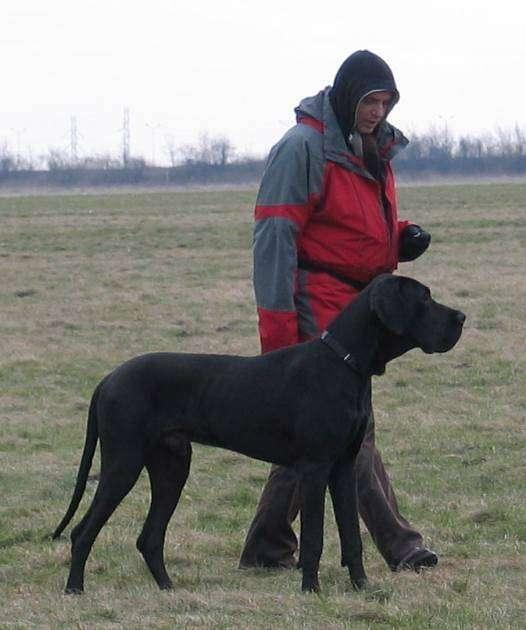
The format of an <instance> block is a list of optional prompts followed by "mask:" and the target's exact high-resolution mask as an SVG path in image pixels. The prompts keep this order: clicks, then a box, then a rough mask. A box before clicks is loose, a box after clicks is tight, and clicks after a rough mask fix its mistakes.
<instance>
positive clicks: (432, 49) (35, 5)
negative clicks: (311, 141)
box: [0, 0, 526, 162]
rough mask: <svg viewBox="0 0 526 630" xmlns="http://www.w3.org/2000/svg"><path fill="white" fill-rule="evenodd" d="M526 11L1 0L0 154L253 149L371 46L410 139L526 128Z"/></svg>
mask: <svg viewBox="0 0 526 630" xmlns="http://www.w3.org/2000/svg"><path fill="white" fill-rule="evenodd" d="M525 7H526V3H524V2H523V1H522V0H492V1H488V0H422V1H421V2H416V1H415V0H372V1H371V0H355V1H353V0H334V1H331V0H325V2H319V1H318V2H312V1H311V0H304V1H302V2H299V1H297V0H263V1H262V0H257V1H254V2H253V1H251V0H245V1H241V0H186V1H180V0H148V1H146V2H145V1H140V2H136V1H134V0H127V1H125V0H91V2H86V1H84V2H78V1H76V0H67V1H66V0H0V43H1V50H2V59H3V63H2V74H1V76H2V79H3V85H2V98H1V103H2V105H1V112H2V113H1V118H0V146H1V145H7V147H8V149H9V150H11V151H13V152H17V151H20V152H22V153H24V154H27V153H29V152H31V154H32V155H33V156H35V157H36V156H38V155H41V154H43V153H46V152H47V151H48V150H49V148H51V147H54V148H58V149H62V150H65V151H68V150H69V148H70V144H71V133H70V131H71V119H72V117H74V119H75V121H76V125H77V129H78V150H79V154H80V155H86V154H93V153H110V154H113V155H115V156H117V155H120V153H121V151H122V149H121V147H122V136H123V133H122V127H123V111H124V108H129V115H130V139H131V152H132V154H134V155H142V156H144V157H145V158H147V159H148V160H151V159H152V156H154V157H155V159H156V161H157V162H161V161H164V160H166V157H167V154H166V144H167V143H166V139H167V138H171V141H172V143H173V144H175V145H176V146H177V145H181V144H185V143H195V142H196V141H197V138H198V137H199V136H200V135H201V134H203V133H208V134H209V135H210V136H215V135H222V136H226V137H228V138H229V139H230V141H231V142H232V143H233V144H234V145H235V147H236V148H237V150H238V152H240V153H251V154H259V155H263V154H265V153H266V152H267V151H268V149H269V148H270V146H271V145H272V144H273V143H274V142H276V140H277V139H278V138H279V137H280V136H281V134H282V133H283V132H284V131H285V130H286V129H287V128H288V127H289V126H291V124H293V121H294V120H293V108H294V107H295V106H296V105H297V103H298V102H299V101H300V100H301V98H303V97H305V96H308V95H311V94H315V93H316V92H318V91H319V90H320V89H322V88H323V87H324V86H326V85H328V84H330V83H331V82H332V80H333V78H334V75H335V73H336V70H337V69H338V67H339V65H340V64H341V62H342V61H343V60H344V59H345V58H346V57H347V56H348V55H349V54H350V53H352V52H353V51H354V50H357V49H360V48H368V49H369V50H372V51H373V52H376V53H377V54H379V55H381V56H382V57H384V59H385V60H386V61H387V62H388V63H389V64H390V66H391V68H392V70H393V72H394V74H395V78H396V81H397V83H398V88H399V90H400V93H401V100H400V103H399V104H398V105H397V107H396V108H395V109H394V111H393V112H392V114H391V117H390V120H391V122H392V123H393V124H395V125H397V126H399V127H401V128H402V129H403V130H405V131H406V132H407V131H417V132H418V131H425V130H427V129H428V128H429V127H430V125H435V126H436V127H439V128H441V127H443V126H444V125H447V126H448V129H450V130H451V131H452V132H453V133H456V134H459V133H472V134H481V133H485V132H489V133H494V132H495V131H496V129H497V128H499V127H500V128H512V127H513V126H514V125H515V124H519V126H521V127H525V126H526V81H525V79H524V76H525V64H526V8H525Z"/></svg>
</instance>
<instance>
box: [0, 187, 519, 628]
mask: <svg viewBox="0 0 526 630" xmlns="http://www.w3.org/2000/svg"><path fill="white" fill-rule="evenodd" d="M254 197H255V191H254V190H248V191H242V190H241V191H219V192H214V191H196V192H152V193H150V194H146V193H140V194H132V193H126V194H117V193H115V194H111V195H97V194H89V195H75V196H74V195H55V196H30V197H0V221H1V232H0V261H1V270H2V273H1V291H0V340H1V348H2V353H1V355H0V409H1V414H0V415H1V418H0V497H1V502H0V627H6V628H31V627H36V628H40V627H42V628H69V627H71V628H117V627H127V628H145V627H148V628H174V627H177V628H183V627H184V628H191V627H209V628H280V627H290V628H309V629H317V628H414V629H421V628H431V627H433V628H495V627H498V628H524V627H526V621H525V620H526V556H525V550H526V504H525V499H526V491H525V485H526V484H525V482H526V466H525V462H526V439H525V438H526V436H525V433H526V430H525V423H524V420H525V406H526V403H525V393H526V376H525V375H526V370H525V367H526V365H525V363H526V361H525V348H526V342H525V339H526V279H525V261H526V255H525V254H526V185H525V184H499V185H489V184H485V185H478V186H477V185H469V186H468V185H457V186H433V187H418V188H403V189H401V191H400V206H401V210H400V214H401V216H403V217H408V218H411V219H413V220H414V221H416V222H418V223H420V224H421V225H423V226H425V227H426V228H427V229H429V231H430V232H431V233H432V235H433V242H432V246H431V248H430V250H429V252H428V253H427V254H426V256H424V257H423V258H422V259H421V260H419V261H415V262H414V263H406V264H405V265H402V267H401V270H400V271H401V272H402V273H404V274H406V275H410V276H413V277H415V278H417V279H419V280H421V281H423V282H425V283H426V284H428V285H429V286H430V287H431V288H432V290H433V292H434V295H435V297H437V298H438V299H439V300H441V301H444V302H446V303H448V304H450V305H452V306H456V307H459V308H461V309H462V310H464V312H465V313H466V314H467V317H468V319H467V322H466V327H465V332H464V335H463V337H462V339H461V340H460V342H459V344H458V346H457V347H456V348H454V349H453V350H452V351H451V352H450V353H448V354H445V355H440V356H439V355H433V356H426V355H424V354H423V353H422V352H420V351H413V352H411V353H409V354H407V355H405V356H404V357H402V358H400V359H399V360H397V361H395V362H394V363H392V364H390V366H389V367H388V369H387V373H386V375H385V376H383V377H381V378H377V379H375V381H374V398H375V410H376V422H377V432H378V442H379V445H380V449H381V451H382V454H383V457H384V460H385V462H386V464H387V466H388V468H389V471H390V473H391V475H392V478H393V483H394V486H395V488H396V490H397V495H398V499H399V502H400V503H401V507H402V512H403V513H404V515H406V516H407V517H408V518H409V519H410V521H411V522H413V523H414V524H415V525H416V526H417V527H418V528H419V529H420V530H421V531H422V532H423V534H424V536H425V540H426V543H428V544H429V545H430V546H431V547H432V548H433V549H436V550H437V552H438V553H439V554H440V564H439V565H438V567H437V568H436V569H435V570H432V571H427V572H425V573H422V574H420V575H416V574H409V573H403V574H396V575H395V574H392V573H390V572H389V570H388V569H387V567H386V565H385V564H384V563H383V561H382V559H381V557H380V556H379V554H378V552H377V551H376V549H375V547H374V545H373V544H372V543H371V540H370V537H369V535H368V534H367V533H366V532H365V530H364V542H365V562H366V569H367V572H368V575H369V578H370V580H371V582H372V583H373V584H374V585H375V589H376V590H375V591H374V592H372V593H368V594H356V593H354V592H353V591H352V590H351V589H350V587H349V583H348V578H347V576H346V571H345V570H344V569H342V568H341V567H340V566H339V550H338V543H337V537H336V527H335V524H334V519H333V517H332V511H331V507H330V506H328V517H327V524H326V538H325V548H324V554H323V557H322V564H321V572H320V576H321V584H322V588H323V595H322V596H316V595H303V594H301V593H300V576H299V574H298V573H297V572H295V571H288V572H275V571H265V570H245V571H240V570H238V569H237V560H238V557H239V554H240V551H241V546H242V543H243V540H244V536H245V533H246V529H247V527H248V525H249V523H250V520H251V517H252V515H253V512H254V509H255V506H256V503H257V500H258V497H259V493H260V490H261V488H262V486H263V484H264V481H265V478H266V473H267V465H266V464H264V463H262V462H257V461H253V460H248V459H246V458H244V457H242V456H238V455H236V454H233V453H230V452H227V451H220V450H214V449H210V448H207V447H202V446H199V445H197V446H196V447H195V448H194V458H193V465H192V471H191V473H190V478H189V481H188V483H187V486H186V488H185V490H184V493H183V497H182V499H181V502H180V504H179V508H178V509H177V511H176V514H175V515H174V517H173V519H172V522H171V524H170V528H169V532H168V536H167V544H166V550H167V565H168V570H169V572H170V573H171V574H172V576H173V579H174V583H175V590H174V591H173V592H160V591H159V590H158V589H157V587H156V586H155V584H154V582H153V580H152V578H151V576H150V574H149V572H148V571H147V569H146V567H145V565H144V563H143V561H142V558H141V557H140V556H139V554H138V553H137V552H136V550H135V539H136V537H137V535H138V533H139V532H140V528H141V526H142V522H143V519H144V517H145V514H146V511H147V507H148V503H149V489H148V485H147V482H146V479H145V478H144V476H143V477H141V479H140V480H139V482H138V484H137V486H136V487H135V489H134V490H133V491H132V493H130V495H129V496H128V497H127V498H126V500H125V501H124V503H123V504H122V505H121V506H120V508H119V509H118V510H117V512H116V513H115V514H114V516H113V517H112V518H111V520H110V522H109V523H108V525H107V526H106V527H105V528H104V529H103V531H102V533H101V534H100V536H99V538H98V539H97V542H96V544H95V546H94V549H93V552H92V554H91V556H90V560H89V562H88V565H87V571H86V593H85V595H84V596H82V597H72V596H66V595H64V594H63V587H64V583H65V578H66V575H67V570H68V563H69V542H68V536H69V529H68V530H67V536H65V537H63V539H62V540H60V541H57V542H54V543H52V542H51V541H50V540H49V535H50V533H51V532H52V531H53V529H54V528H55V526H56V525H57V523H58V521H59V520H60V519H61V518H62V516H63V513H64V511H65V508H66V506H67V504H68V502H69V498H70V495H71V491H72V488H73V484H74V479H75V475H76V471H77V465H78V462H79V459H80V453H81V450H82V444H83V440H84V432H85V418H86V412H87V406H88V403H89V398H90V395H91V392H92V390H93V388H94V387H95V385H96V384H97V382H98V380H99V379H100V378H101V377H102V376H103V375H104V374H105V373H107V372H108V371H109V370H111V369H112V368H113V367H114V366H115V365H117V364H119V363H121V362H122V361H123V360H125V359H127V358H129V357H130V356H132V355H135V354H140V353H144V352H149V351H156V350H172V351H199V352H228V353H238V354H247V355H248V354H256V353H257V352H258V339H257V332H256V318H255V309H254V303H253V296H252V288H251V280H250V275H251V252H250V247H251V227H252V205H253V202H254ZM96 472H97V464H95V466H94V469H93V474H95V473H96ZM95 484H96V481H95V480H93V481H91V482H90V483H89V487H88V491H87V493H86V497H85V500H84V502H83V503H82V505H81V509H80V510H79V513H78V515H77V517H78V518H80V516H81V515H82V514H83V512H84V509H85V508H86V505H87V501H88V500H89V498H90V497H91V496H92V495H93V491H94V488H95ZM78 518H75V521H74V522H77V521H78Z"/></svg>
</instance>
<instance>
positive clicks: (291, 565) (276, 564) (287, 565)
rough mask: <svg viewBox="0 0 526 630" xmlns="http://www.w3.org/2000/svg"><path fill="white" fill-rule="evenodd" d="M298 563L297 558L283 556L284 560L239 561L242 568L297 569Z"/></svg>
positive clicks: (259, 559)
mask: <svg viewBox="0 0 526 630" xmlns="http://www.w3.org/2000/svg"><path fill="white" fill-rule="evenodd" d="M297 566H298V563H297V562H296V559H295V558H292V557H291V558H283V559H282V560H264V559H261V558H258V559H257V560H254V561H250V560H241V561H240V562H239V568H240V569H296V568H297Z"/></svg>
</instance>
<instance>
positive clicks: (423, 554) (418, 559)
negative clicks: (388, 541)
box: [390, 547, 438, 573]
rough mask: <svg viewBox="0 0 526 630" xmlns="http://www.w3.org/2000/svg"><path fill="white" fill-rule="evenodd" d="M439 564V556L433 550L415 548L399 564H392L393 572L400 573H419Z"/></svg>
mask: <svg viewBox="0 0 526 630" xmlns="http://www.w3.org/2000/svg"><path fill="white" fill-rule="evenodd" d="M437 564H438V556H437V555H436V553H435V552H434V551H431V549H427V548H426V547H415V548H414V549H411V551H410V552H409V553H408V554H407V555H406V556H405V557H404V558H402V560H400V561H399V562H397V563H394V564H391V565H390V567H391V571H394V572H395V573H398V572H399V571H416V572H417V573H419V572H420V571H421V570H422V569H425V568H431V567H434V566H436V565H437Z"/></svg>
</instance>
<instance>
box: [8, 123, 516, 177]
mask: <svg viewBox="0 0 526 630" xmlns="http://www.w3.org/2000/svg"><path fill="white" fill-rule="evenodd" d="M409 138H410V144H409V145H408V147H407V148H406V149H405V150H404V151H402V152H401V153H400V155H399V156H398V157H397V158H396V161H395V164H396V171H397V173H399V174H401V175H404V176H407V177H427V176H430V177H432V176H434V175H444V176H459V177H462V176H478V175H480V176H488V175H521V174H525V173H526V132H525V131H524V129H522V128H521V127H519V126H518V125H516V126H515V127H514V128H513V129H511V130H503V129H499V130H497V131H496V132H495V133H493V134H488V135H485V136H483V137H476V136H470V135H460V136H453V135H452V134H450V133H449V131H448V128H447V126H445V127H443V128H442V129H440V130H437V129H433V128H432V129H430V130H429V131H428V132H426V133H421V134H418V133H413V134H410V135H409ZM167 155H168V158H169V162H170V166H165V167H159V166H155V165H152V164H148V163H147V161H146V160H145V159H144V158H142V157H135V158H134V157H129V156H127V157H126V159H125V160H124V159H119V158H115V157H111V156H107V155H98V156H88V157H83V158H78V159H75V160H73V159H72V158H71V157H70V156H69V155H68V154H67V153H65V152H61V151H59V150H56V149H53V150H50V151H49V152H48V154H47V155H46V156H44V158H43V159H42V160H41V163H40V164H39V165H38V166H37V165H36V164H35V163H34V162H33V161H32V160H31V159H27V158H25V159H24V158H22V157H21V156H19V155H13V154H12V153H11V152H10V151H9V150H8V147H7V146H1V145H0V183H6V184H17V183H18V184H30V185H36V186H38V185H65V186H74V185H85V186H87V185H117V184H139V183H142V184H144V185H156V184H180V185H186V184H206V183H252V182H256V181H257V180H258V179H259V178H260V176H261V173H262V171H263V167H264V160H263V159H261V158H255V157H246V156H244V157H243V156H242V157H239V156H237V155H236V153H235V150H234V147H233V145H232V144H231V142H230V141H229V140H228V138H225V137H209V136H208V135H203V136H201V138H200V139H199V141H198V142H197V143H196V144H189V145H184V146H179V147H177V146H175V145H174V143H173V142H167Z"/></svg>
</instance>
